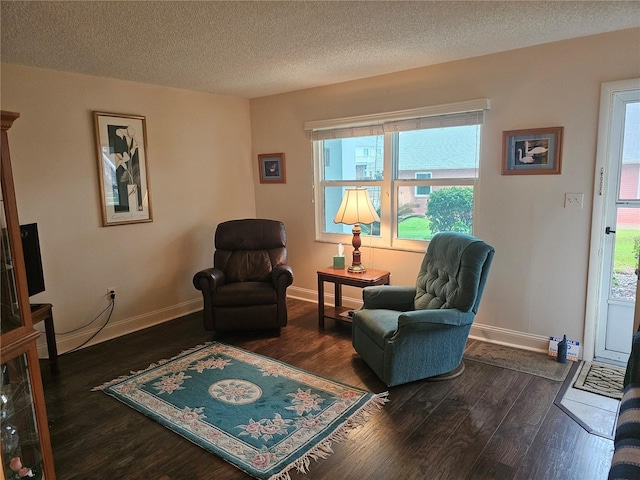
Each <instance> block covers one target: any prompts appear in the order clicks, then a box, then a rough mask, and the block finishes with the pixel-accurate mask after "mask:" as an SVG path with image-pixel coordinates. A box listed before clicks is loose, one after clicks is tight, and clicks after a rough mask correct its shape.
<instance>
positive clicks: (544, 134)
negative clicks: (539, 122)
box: [502, 127, 564, 175]
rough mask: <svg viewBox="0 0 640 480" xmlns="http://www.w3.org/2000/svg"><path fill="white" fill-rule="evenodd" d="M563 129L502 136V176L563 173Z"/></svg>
mask: <svg viewBox="0 0 640 480" xmlns="http://www.w3.org/2000/svg"><path fill="white" fill-rule="evenodd" d="M563 130H564V129H563V127H546V128H533V129H528V130H510V131H507V132H503V133H502V174H503V175H540V174H560V173H561V171H562V133H563Z"/></svg>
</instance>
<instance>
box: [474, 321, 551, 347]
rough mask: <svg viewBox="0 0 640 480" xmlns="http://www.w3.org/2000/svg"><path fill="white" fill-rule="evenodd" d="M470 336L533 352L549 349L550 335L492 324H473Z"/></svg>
mask: <svg viewBox="0 0 640 480" xmlns="http://www.w3.org/2000/svg"><path fill="white" fill-rule="evenodd" d="M469 338H472V339H474V340H482V341H483V342H489V343H497V344H499V345H505V346H507V347H514V348H520V349H522V350H531V351H532V352H544V353H547V352H548V351H549V337H544V336H542V335H535V334H532V333H524V332H518V331H517V330H509V329H507V328H500V327H492V326H491V325H483V324H481V323H476V322H474V323H473V325H471V333H470V334H469Z"/></svg>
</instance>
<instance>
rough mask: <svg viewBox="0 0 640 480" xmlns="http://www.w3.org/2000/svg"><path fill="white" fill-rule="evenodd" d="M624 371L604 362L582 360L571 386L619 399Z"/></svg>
mask: <svg viewBox="0 0 640 480" xmlns="http://www.w3.org/2000/svg"><path fill="white" fill-rule="evenodd" d="M625 371H626V369H625V368H622V367H617V366H615V365H608V364H606V363H598V362H584V363H583V365H582V368H581V370H580V373H579V374H578V378H577V379H576V381H575V383H574V384H573V388H577V389H580V390H585V391H587V392H591V393H596V394H598V395H604V396H605V397H611V398H615V399H618V400H620V399H621V398H622V391H623V389H624V388H623V386H622V385H623V382H624V374H625Z"/></svg>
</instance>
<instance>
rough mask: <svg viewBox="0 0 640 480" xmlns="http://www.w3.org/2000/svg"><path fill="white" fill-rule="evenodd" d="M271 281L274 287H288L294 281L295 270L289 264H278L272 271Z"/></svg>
mask: <svg viewBox="0 0 640 480" xmlns="http://www.w3.org/2000/svg"><path fill="white" fill-rule="evenodd" d="M271 282H272V283H273V287H274V288H275V289H276V290H277V289H278V288H287V287H288V286H289V285H291V284H292V283H293V270H292V269H291V267H290V266H289V265H278V266H276V267H275V268H274V269H273V270H272V271H271Z"/></svg>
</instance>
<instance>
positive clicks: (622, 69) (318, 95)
mask: <svg viewBox="0 0 640 480" xmlns="http://www.w3.org/2000/svg"><path fill="white" fill-rule="evenodd" d="M639 45H640V30H638V29H633V30H626V31H620V32H614V33H610V34H604V35H598V36H592V37H584V38H580V39H576V40H570V41H564V42H559V43H553V44H547V45H542V46H537V47H532V48H526V49H521V50H515V51H510V52H506V53H500V54H494V55H488V56H483V57H478V58H473V59H469V60H463V61H458V62H453V63H447V64H442V65H437V66H432V67H426V68H420V69H415V70H410V71H406V72H401V73H395V74H390V75H385V76H379V77H375V78H369V79H364V80H360V81H354V82H348V83H342V84H337V85H332V86H327V87H321V88H315V89H309V90H304V91H298V92H294V93H290V94H283V95H277V96H271V97H264V98H259V99H254V100H252V101H251V132H252V139H253V147H252V148H253V157H254V158H255V157H256V155H257V154H259V153H265V152H278V151H280V152H285V153H286V159H287V183H286V185H260V184H256V208H257V215H258V216H269V217H276V218H281V219H282V220H284V221H285V222H286V224H287V227H288V238H289V252H290V263H291V265H292V266H293V269H294V274H295V282H294V288H293V289H292V294H294V295H298V296H301V297H306V298H314V295H315V290H316V273H315V272H316V270H317V269H318V268H319V267H323V266H327V265H329V264H330V261H331V256H332V255H333V254H334V252H335V245H332V244H324V243H318V242H315V240H314V205H313V203H312V197H313V191H312V178H313V164H312V160H311V146H310V143H309V141H308V140H307V138H306V136H305V132H304V130H303V124H304V122H305V121H311V120H324V119H331V118H338V117H349V116H355V115H364V114H371V113H379V112H385V111H393V110H403V109H410V108H416V107H422V106H429V105H439V104H446V103H452V102H460V101H464V100H471V99H476V98H489V99H490V100H491V110H490V111H489V112H488V113H487V116H486V123H485V125H484V127H483V133H482V152H481V163H480V181H479V186H478V189H477V201H476V216H475V234H476V235H477V236H479V237H481V238H483V239H485V240H486V241H487V242H489V243H490V244H492V245H493V246H494V247H495V248H496V252H497V253H496V257H495V261H494V265H493V267H492V271H491V275H490V279H489V282H488V285H487V289H486V293H485V296H484V298H483V303H482V305H481V307H480V312H479V315H478V317H477V319H476V324H475V327H474V330H473V332H472V334H474V335H476V336H479V337H485V338H489V339H492V340H497V341H502V342H506V343H513V344H517V345H521V346H524V347H528V348H546V343H547V342H548V337H549V336H550V335H555V336H558V335H562V334H564V333H566V334H567V336H568V337H569V338H571V339H575V340H579V341H581V342H582V339H583V335H584V322H585V302H586V286H587V265H588V255H589V241H590V224H591V204H592V199H593V186H594V166H595V152H596V135H597V127H598V103H599V96H600V84H601V82H606V81H612V80H620V79H628V78H634V77H639V76H640V55H639V48H638V47H639ZM553 126H563V127H564V136H565V137H564V151H563V157H562V174H561V175H530V176H502V175H501V174H500V171H501V159H502V132H503V131H504V130H515V129H525V128H536V127H553ZM567 192H569V193H584V208H583V209H581V210H572V209H565V208H564V195H565V193H567ZM363 243H364V244H365V247H364V248H362V251H363V263H364V264H365V265H368V266H370V267H374V268H381V269H388V270H390V271H391V272H392V283H394V284H413V283H414V281H415V275H416V273H417V269H418V264H419V262H420V260H421V258H422V254H416V253H409V252H399V251H391V250H382V249H375V250H374V251H370V249H369V248H367V247H366V240H365V241H364V242H363ZM347 251H348V252H350V251H351V248H350V247H349V248H347ZM328 290H331V289H328ZM347 295H350V296H351V297H353V298H354V299H357V298H359V296H360V292H359V291H357V290H351V291H348V292H347Z"/></svg>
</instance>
